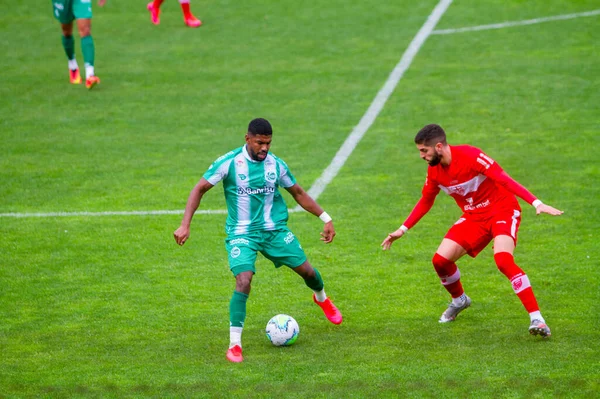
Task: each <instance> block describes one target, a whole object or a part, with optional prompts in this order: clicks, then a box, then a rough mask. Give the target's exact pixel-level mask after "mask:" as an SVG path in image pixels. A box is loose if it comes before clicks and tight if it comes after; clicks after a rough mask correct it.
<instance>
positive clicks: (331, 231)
mask: <svg viewBox="0 0 600 399" xmlns="http://www.w3.org/2000/svg"><path fill="white" fill-rule="evenodd" d="M285 189H286V190H287V191H288V192H289V193H290V194H291V195H292V197H294V200H295V201H296V202H297V203H298V205H300V206H301V207H302V208H303V209H305V210H306V211H308V212H310V213H312V214H313V215H315V216H318V217H319V219H321V220H322V221H323V223H325V225H324V226H323V232H322V233H321V241H323V242H324V243H325V244H329V243H330V242H332V241H333V238H334V237H335V228H334V227H333V222H332V221H331V217H330V216H329V215H328V214H327V212H325V211H323V208H321V207H320V206H319V204H317V202H316V201H315V200H314V199H313V198H312V197H311V196H310V195H308V193H307V192H306V191H304V189H303V188H302V187H300V185H299V184H294V185H293V186H291V187H286V188H285Z"/></svg>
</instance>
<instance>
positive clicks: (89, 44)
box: [81, 35, 94, 67]
mask: <svg viewBox="0 0 600 399" xmlns="http://www.w3.org/2000/svg"><path fill="white" fill-rule="evenodd" d="M81 52H82V53H83V62H84V63H85V65H86V66H88V65H89V66H92V67H93V66H94V39H92V36H91V35H90V36H86V37H82V38H81Z"/></svg>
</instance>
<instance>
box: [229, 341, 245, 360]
mask: <svg viewBox="0 0 600 399" xmlns="http://www.w3.org/2000/svg"><path fill="white" fill-rule="evenodd" d="M227 360H229V361H230V362H233V363H241V362H242V360H244V358H243V357H242V347H241V346H239V345H235V346H232V347H231V348H229V349H228V350H227Z"/></svg>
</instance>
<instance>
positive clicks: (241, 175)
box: [238, 173, 246, 180]
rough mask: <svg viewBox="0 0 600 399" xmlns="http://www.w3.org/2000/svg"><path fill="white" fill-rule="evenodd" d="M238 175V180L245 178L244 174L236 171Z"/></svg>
mask: <svg viewBox="0 0 600 399" xmlns="http://www.w3.org/2000/svg"><path fill="white" fill-rule="evenodd" d="M238 177H239V178H240V180H246V175H245V174H243V173H238Z"/></svg>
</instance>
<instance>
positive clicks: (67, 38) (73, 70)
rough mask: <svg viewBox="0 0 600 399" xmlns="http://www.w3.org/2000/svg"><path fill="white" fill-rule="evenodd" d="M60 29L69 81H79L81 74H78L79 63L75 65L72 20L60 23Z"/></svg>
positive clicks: (74, 82)
mask: <svg viewBox="0 0 600 399" xmlns="http://www.w3.org/2000/svg"><path fill="white" fill-rule="evenodd" d="M60 26H61V29H62V33H63V36H62V45H63V48H64V49H65V54H66V55H67V62H68V67H69V81H70V82H71V83H72V84H80V83H81V75H80V74H79V65H77V59H76V58H75V39H73V22H72V21H71V22H69V23H66V24H60Z"/></svg>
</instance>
